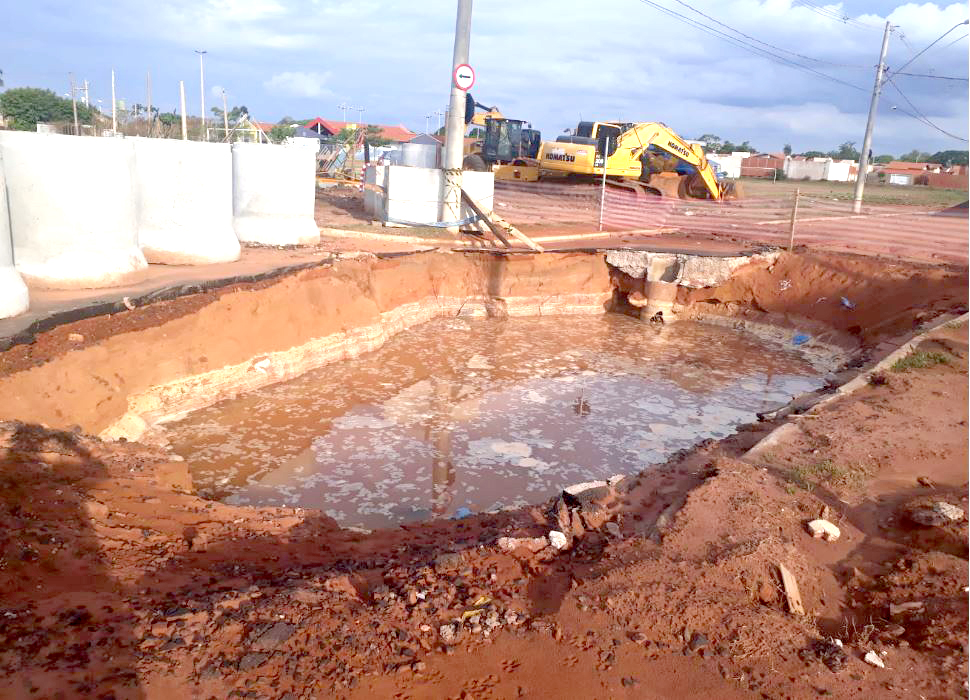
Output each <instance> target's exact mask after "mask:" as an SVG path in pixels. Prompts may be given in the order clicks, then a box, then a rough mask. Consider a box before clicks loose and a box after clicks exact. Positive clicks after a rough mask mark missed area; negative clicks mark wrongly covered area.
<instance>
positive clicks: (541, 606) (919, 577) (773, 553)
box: [0, 326, 968, 700]
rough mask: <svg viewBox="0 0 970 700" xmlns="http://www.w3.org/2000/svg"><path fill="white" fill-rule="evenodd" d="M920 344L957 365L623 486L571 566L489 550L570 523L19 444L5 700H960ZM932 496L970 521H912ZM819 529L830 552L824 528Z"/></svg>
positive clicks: (961, 649)
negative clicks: (357, 498) (199, 477)
mask: <svg viewBox="0 0 970 700" xmlns="http://www.w3.org/2000/svg"><path fill="white" fill-rule="evenodd" d="M924 349H925V350H928V351H930V352H932V353H935V354H934V355H932V356H929V355H928V356H927V357H932V358H935V360H934V361H936V360H942V363H938V364H931V366H928V367H926V368H922V369H911V370H908V371H904V372H887V373H886V375H885V376H883V377H882V378H881V379H880V380H879V381H878V385H874V386H872V387H869V388H866V389H864V390H862V391H860V392H858V393H856V394H854V395H852V396H850V397H847V398H844V399H841V400H840V401H839V402H837V403H835V404H830V405H829V406H828V407H827V408H825V409H822V410H820V411H819V412H818V417H817V418H802V419H800V420H801V424H802V425H803V427H804V434H803V436H801V437H799V438H798V439H796V440H794V441H793V442H792V443H791V444H788V445H784V446H781V447H779V448H777V449H776V450H774V451H773V452H772V453H771V454H770V455H767V456H766V457H765V460H764V463H763V464H761V463H759V464H747V463H745V462H742V461H739V460H738V459H736V458H737V457H738V456H739V455H740V454H741V453H743V452H744V451H745V450H746V449H747V448H748V447H750V445H751V444H753V442H754V441H755V440H757V439H758V437H759V436H760V435H762V434H763V433H764V428H763V427H762V428H755V429H754V430H750V431H742V432H741V433H739V434H738V435H737V436H735V437H733V438H731V439H728V440H725V441H722V442H720V443H711V444H708V445H705V446H703V447H701V448H700V449H698V450H695V451H693V452H691V453H688V454H682V455H678V456H677V457H676V458H675V459H673V460H671V462H670V463H669V464H668V465H667V466H665V467H664V468H660V469H655V470H652V471H650V472H649V473H648V474H644V475H642V476H641V477H640V478H639V479H628V480H625V481H621V482H620V485H619V487H618V489H617V493H616V494H615V495H614V496H613V497H609V496H604V499H603V501H604V502H603V505H602V508H603V509H602V510H601V509H599V508H596V507H595V504H594V505H593V506H590V507H589V508H590V510H589V511H588V516H589V517H588V518H587V516H586V515H584V516H583V519H582V520H581V521H577V519H576V518H575V517H574V518H573V521H572V522H571V523H570V525H571V528H570V529H571V531H570V533H569V534H570V535H571V536H572V542H571V544H572V546H571V547H570V548H569V549H568V550H565V551H556V550H554V549H552V548H551V547H546V548H544V549H542V550H540V551H539V552H538V553H532V552H531V551H529V550H528V549H526V548H525V547H518V548H516V549H514V550H513V551H511V552H505V551H502V550H501V549H499V548H498V547H497V546H496V542H497V539H498V538H499V537H501V536H526V537H537V536H541V535H545V534H547V533H548V532H549V530H550V529H551V528H552V527H558V525H557V523H558V522H559V520H557V517H558V516H559V515H560V514H559V513H557V511H556V510H555V509H554V508H553V507H552V506H553V504H552V503H549V504H545V505H543V506H537V507H534V508H531V509H527V510H525V511H517V512H510V513H502V514H498V515H488V516H486V515H482V516H474V517H470V518H466V519H464V520H457V521H451V520H450V521H437V522H430V523H426V524H421V525H417V526H409V527H402V528H399V529H397V530H389V531H378V532H375V533H372V534H362V533H354V532H349V531H345V530H340V529H338V528H336V526H335V525H334V523H333V522H332V521H330V520H329V519H328V518H326V517H324V516H322V515H321V514H319V513H317V512H312V511H293V510H287V509H271V508H263V509H250V508H240V507H232V506H227V505H222V504H219V503H213V502H208V501H204V500H202V499H199V498H197V497H195V496H193V495H191V494H190V493H184V491H185V490H187V488H189V484H188V483H187V481H186V477H185V474H186V471H185V468H184V464H180V463H167V462H166V461H165V460H166V459H167V458H166V457H165V455H164V454H162V453H160V452H156V451H153V450H151V449H149V448H146V447H143V446H139V445H131V444H124V443H118V444H110V445H109V444H102V443H100V442H98V441H97V440H96V439H94V438H91V437H88V436H84V435H80V434H76V433H64V432H56V431H49V430H46V429H43V428H41V427H39V426H30V425H24V424H16V423H7V424H3V428H2V430H0V479H2V488H0V550H2V559H0V591H2V594H0V596H2V598H0V697H4V698H75V697H77V698H112V697H113V698H119V699H120V698H165V699H166V700H169V699H171V698H183V697H184V698H219V699H220V700H221V699H222V698H242V697H250V698H274V699H275V698H287V699H292V698H466V699H468V698H478V699H480V698H494V699H501V698H515V697H533V698H549V697H562V698H671V699H673V698H677V699H680V698H698V699H700V698H705V699H706V698H725V699H733V698H739V699H740V698H792V699H802V698H805V699H807V698H816V697H820V696H825V697H832V698H858V697H866V696H868V697H878V698H918V697H924V698H927V699H930V698H954V697H965V696H966V686H965V678H966V671H967V645H966V639H967V615H966V593H965V589H964V588H963V587H964V586H965V585H966V580H967V524H966V518H965V513H966V508H967V481H966V464H967V459H968V453H967V424H966V421H967V399H968V396H967V329H966V326H963V327H962V328H957V329H945V330H943V331H941V332H940V334H939V339H937V340H935V341H933V344H932V347H927V348H924ZM924 364H930V363H929V362H927V363H924ZM917 477H923V484H925V485H921V484H920V483H918V482H917ZM916 497H922V498H923V499H924V500H926V499H928V500H929V502H930V503H938V502H941V501H944V502H948V503H949V504H951V510H950V512H951V513H952V506H955V507H957V508H958V509H960V510H962V512H963V514H964V517H962V518H961V519H959V520H957V521H953V522H949V521H948V523H949V524H944V525H943V526H942V527H934V526H919V525H916V524H914V523H913V522H911V521H910V520H908V519H907V518H908V516H907V515H906V513H908V512H910V511H908V510H907V508H908V507H910V506H911V505H912V503H911V501H912V500H913V499H914V498H916ZM681 506H682V507H681ZM678 509H679V510H678ZM823 509H827V513H828V515H829V518H830V519H832V520H833V521H835V522H836V523H837V524H838V525H839V527H840V528H841V530H842V536H841V538H840V539H839V540H838V541H837V542H825V541H822V540H814V539H812V538H811V537H810V536H809V535H808V534H807V532H806V530H805V523H806V522H807V521H808V520H811V519H813V518H815V517H817V516H818V515H819V513H820V511H822V510H823ZM567 517H568V515H567ZM607 520H608V522H609V523H610V524H604V521H607ZM583 522H585V523H586V524H585V526H584V525H583ZM572 527H575V530H572ZM779 564H784V565H785V566H786V567H787V568H788V569H789V570H790V571H791V572H792V573H793V574H794V576H795V578H796V579H797V581H798V584H799V586H800V591H801V598H802V600H803V602H804V607H805V614H804V615H797V614H793V613H792V612H790V611H789V609H788V604H787V602H786V597H785V595H784V592H783V590H782V584H781V581H780V577H779V569H778V565H779ZM900 603H922V606H919V605H915V606H909V607H908V609H907V610H904V611H902V612H900V611H899V610H898V609H895V614H893V613H891V612H890V609H889V606H890V604H894V605H898V604H900ZM830 637H836V638H838V639H840V641H841V642H842V644H843V647H842V649H841V650H837V648H834V647H833V643H832V642H831V641H829V638H830ZM868 651H873V652H875V653H876V654H877V655H879V658H880V659H881V660H882V662H883V664H884V665H885V668H877V667H874V666H872V665H869V664H867V663H866V662H865V661H863V656H864V655H865V654H866V653H867V652H868Z"/></svg>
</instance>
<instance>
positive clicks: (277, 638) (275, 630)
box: [253, 622, 296, 651]
mask: <svg viewBox="0 0 970 700" xmlns="http://www.w3.org/2000/svg"><path fill="white" fill-rule="evenodd" d="M294 632H296V625H291V624H290V623H288V622H276V623H274V624H273V625H271V626H270V627H269V628H268V629H266V630H265V631H264V632H263V633H262V634H260V635H259V636H258V637H257V638H256V639H255V640H254V641H253V649H256V650H257V651H273V650H274V649H276V648H277V647H279V646H280V645H281V644H282V643H283V642H285V641H286V640H287V639H289V638H290V637H292V636H293V633H294Z"/></svg>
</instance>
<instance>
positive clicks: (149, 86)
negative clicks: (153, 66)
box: [145, 71, 155, 136]
mask: <svg viewBox="0 0 970 700" xmlns="http://www.w3.org/2000/svg"><path fill="white" fill-rule="evenodd" d="M145 85H146V88H147V92H148V95H147V97H148V135H149V136H151V135H152V127H153V126H154V125H155V115H154V114H153V113H152V72H151V71H148V74H147V76H146V77H145Z"/></svg>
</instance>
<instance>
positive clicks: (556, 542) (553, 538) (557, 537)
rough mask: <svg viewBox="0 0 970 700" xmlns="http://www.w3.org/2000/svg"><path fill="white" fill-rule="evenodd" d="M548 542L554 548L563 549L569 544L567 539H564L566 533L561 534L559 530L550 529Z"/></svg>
mask: <svg viewBox="0 0 970 700" xmlns="http://www.w3.org/2000/svg"><path fill="white" fill-rule="evenodd" d="M549 544H551V545H552V546H553V547H555V548H556V549H560V550H562V549H565V548H566V547H567V546H569V540H568V539H566V535H565V534H563V533H562V532H559V530H550V531H549Z"/></svg>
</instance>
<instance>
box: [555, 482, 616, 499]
mask: <svg viewBox="0 0 970 700" xmlns="http://www.w3.org/2000/svg"><path fill="white" fill-rule="evenodd" d="M604 486H609V484H608V483H607V482H605V481H584V482H582V483H581V484H573V485H572V486H567V487H566V488H564V489H563V491H565V492H566V493H568V494H569V495H570V496H578V495H579V494H581V493H582V492H583V491H589V490H591V489H601V488H603V487H604Z"/></svg>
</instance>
